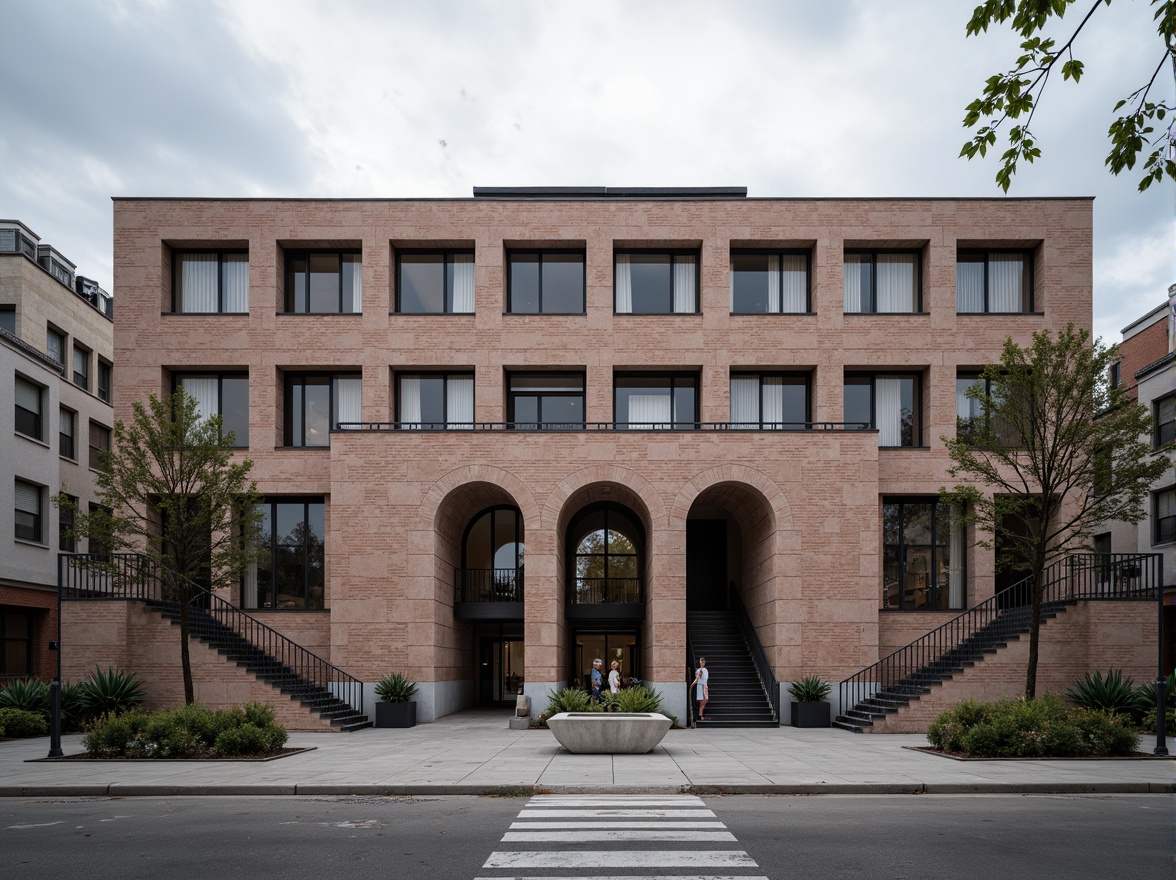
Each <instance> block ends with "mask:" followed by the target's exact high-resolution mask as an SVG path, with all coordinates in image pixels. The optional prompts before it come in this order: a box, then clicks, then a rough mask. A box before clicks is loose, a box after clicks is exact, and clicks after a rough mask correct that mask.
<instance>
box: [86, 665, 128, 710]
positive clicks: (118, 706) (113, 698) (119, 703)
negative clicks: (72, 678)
mask: <svg viewBox="0 0 1176 880" xmlns="http://www.w3.org/2000/svg"><path fill="white" fill-rule="evenodd" d="M143 696H144V691H143V685H142V684H140V682H139V680H138V679H137V678H135V676H134V675H132V674H131V673H129V672H124V671H123V670H121V669H107V670H106V671H105V672H103V671H102V670H101V669H99V668H98V667H97V666H95V667H94V674H93V675H92V676H90V678H88V679H87V680H86V681H83V682H82V683H81V684H80V685H79V686H78V700H79V702H80V704H81V706H82V708H83V709H84V710H85V711H86V712H88V713H89V714H90V715H92V716H98V715H117V714H118V713H120V712H126V711H127V710H129V709H133V708H134V707H135V706H138V705H139V704H140V703H142V702H143Z"/></svg>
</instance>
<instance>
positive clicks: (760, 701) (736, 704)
mask: <svg viewBox="0 0 1176 880" xmlns="http://www.w3.org/2000/svg"><path fill="white" fill-rule="evenodd" d="M686 640H687V643H688V644H689V645H690V651H691V656H690V662H691V663H692V664H693V668H697V666H698V658H699V657H705V658H706V668H707V669H709V670H710V671H711V672H710V675H711V682H712V685H713V687H711V689H710V693H711V699H710V702H709V703H707V706H706V720H705V721H698V720H697V719H696V720H695V724H696V726H697V727H698V728H699V729H700V730H702V729H706V728H719V727H779V726H780V720H779V718H778V717H777V716H776V712H775V709H774V708H773V706H772V701H771V699H770V698H769V696H768V692H767V689H766V688H765V687H764V683H763V681H762V679H761V677H760V673H759V669H758V668H757V664H756V662H755V658H754V657H753V656H752V651H751V648H750V647H749V646H748V643H747V639H746V638H745V636H744V632H743V628H742V627H741V626H740V623H739V619H738V616H737V614H736V612H734V611H691V612H689V613H687V615H686ZM691 676H693V671H691ZM691 680H692V679H691ZM693 698H694V694H693V692H691V694H690V699H691V700H692V701H693ZM692 711H693V710H692Z"/></svg>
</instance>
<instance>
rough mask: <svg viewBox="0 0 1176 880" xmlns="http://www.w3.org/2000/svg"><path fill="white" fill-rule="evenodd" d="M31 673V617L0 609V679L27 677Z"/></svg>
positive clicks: (24, 613) (20, 612)
mask: <svg viewBox="0 0 1176 880" xmlns="http://www.w3.org/2000/svg"><path fill="white" fill-rule="evenodd" d="M32 673H33V617H32V615H31V614H28V613H26V612H22V611H14V610H12V609H11V608H0V678H9V679H13V678H20V677H27V676H29V675H32Z"/></svg>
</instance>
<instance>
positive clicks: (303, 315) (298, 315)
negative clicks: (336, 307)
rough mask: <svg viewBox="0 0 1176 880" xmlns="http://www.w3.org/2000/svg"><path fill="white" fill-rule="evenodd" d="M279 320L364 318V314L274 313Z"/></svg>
mask: <svg viewBox="0 0 1176 880" xmlns="http://www.w3.org/2000/svg"><path fill="white" fill-rule="evenodd" d="M274 314H275V315H277V316H278V317H279V318H362V317H363V312H274Z"/></svg>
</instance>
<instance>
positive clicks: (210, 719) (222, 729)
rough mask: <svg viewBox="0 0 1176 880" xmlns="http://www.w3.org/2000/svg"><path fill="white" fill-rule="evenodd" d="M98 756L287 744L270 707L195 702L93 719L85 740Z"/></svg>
mask: <svg viewBox="0 0 1176 880" xmlns="http://www.w3.org/2000/svg"><path fill="white" fill-rule="evenodd" d="M82 742H83V745H85V747H86V751H88V752H89V753H90V754H92V755H94V756H95V757H100V758H113V757H127V758H215V757H234V756H237V755H256V754H266V753H268V752H273V751H277V750H278V749H280V748H281V747H282V746H283V745H285V743H286V730H285V728H283V727H282V726H281V725H279V724H276V723H275V722H274V712H273V709H272V708H271V707H269V706H263V705H260V704H256V703H250V704H248V705H246V706H239V707H233V708H230V709H215V710H214V709H209V708H208V707H206V706H202V705H200V704H199V703H192V704H191V705H188V706H183V707H181V708H179V709H171V710H168V711H164V712H154V713H150V712H146V711H144V710H142V709H132V710H130V711H128V712H124V713H123V714H121V715H110V716H104V717H102V718H99V719H98V720H97V721H96V722H94V723H93V724H92V725H91V726H90V729H89V731H88V732H87V733H86V736H85V738H84V739H83V741H82Z"/></svg>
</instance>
